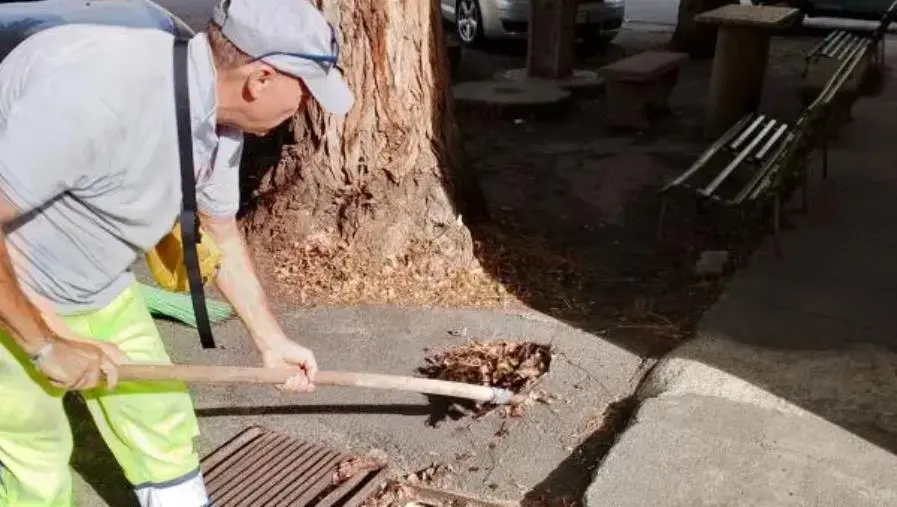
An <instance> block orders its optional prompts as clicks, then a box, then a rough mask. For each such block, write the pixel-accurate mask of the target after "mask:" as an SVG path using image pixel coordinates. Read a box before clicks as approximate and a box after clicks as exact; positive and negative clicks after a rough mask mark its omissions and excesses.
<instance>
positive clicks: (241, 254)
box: [200, 216, 318, 392]
mask: <svg viewBox="0 0 897 507" xmlns="http://www.w3.org/2000/svg"><path fill="white" fill-rule="evenodd" d="M200 221H201V222H202V226H203V231H204V233H205V234H209V235H210V236H211V238H212V240H214V241H215V243H216V244H217V245H218V248H220V249H221V253H222V262H221V268H220V271H219V272H218V277H217V285H218V288H219V289H221V292H222V293H223V294H224V297H225V298H227V300H228V301H229V302H230V303H231V305H233V307H234V309H235V310H236V312H237V314H238V315H239V316H240V318H241V320H242V321H243V323H244V325H245V326H246V329H247V330H248V331H249V334H250V335H251V336H252V339H253V341H254V342H255V344H256V346H257V347H258V349H259V351H260V352H261V353H262V359H263V361H264V363H265V365H266V366H268V367H297V368H299V369H300V370H301V371H297V374H296V376H294V377H293V378H291V379H290V380H288V381H287V382H286V384H284V385H283V386H281V387H282V388H284V389H286V390H288V391H293V392H307V391H311V390H313V389H314V386H313V384H311V382H313V381H314V376H315V374H316V373H317V370H318V365H317V362H316V360H315V356H314V354H313V353H312V352H311V351H310V350H309V349H307V348H305V347H303V346H301V345H299V344H298V343H296V342H294V341H293V340H291V339H289V338H288V337H287V336H286V335H285V334H284V332H283V329H282V328H281V326H280V324H279V323H278V322H277V319H276V318H275V317H274V314H273V313H271V309H270V307H269V305H268V300H267V297H266V296H265V291H264V289H263V288H262V285H261V283H260V282H259V279H258V275H257V274H256V271H255V268H254V267H253V265H252V260H251V259H250V256H249V250H248V249H247V247H246V242H245V240H244V239H243V235H242V234H241V233H240V229H239V227H238V226H237V222H236V220H235V219H233V218H230V219H216V218H214V217H209V216H201V218H200Z"/></svg>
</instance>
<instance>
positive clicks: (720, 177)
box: [701, 120, 778, 196]
mask: <svg viewBox="0 0 897 507" xmlns="http://www.w3.org/2000/svg"><path fill="white" fill-rule="evenodd" d="M776 123H778V122H777V121H776V120H771V121H769V122H767V123H766V124H765V125H764V127H763V130H761V131H760V133H759V134H758V135H757V136H756V137H754V138H753V140H751V142H750V144H748V145H747V147H745V148H744V149H743V150H742V151H741V152H739V153H738V155H737V156H736V157H735V158H734V159H733V160H732V161H731V162H729V165H727V166H726V168H725V169H723V170H722V171H720V173H719V174H717V175H716V178H714V179H713V181H711V182H710V184H709V185H707V186H706V187H704V189H703V190H701V193H702V194H703V195H704V196H709V195H711V194H713V193H714V192H715V191H716V189H717V188H719V186H720V185H722V183H723V182H724V181H725V180H726V178H728V177H729V176H730V175H731V174H732V172H734V171H735V168H736V167H738V166H739V165H740V164H741V163H742V162H744V160H745V159H746V158H748V156H750V154H751V153H752V152H753V151H754V149H756V148H757V146H758V145H759V144H760V143H761V142H763V140H764V139H765V138H766V136H767V135H768V134H769V132H770V131H771V130H772V129H773V128H774V127H775V125H776Z"/></svg>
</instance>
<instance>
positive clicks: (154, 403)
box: [0, 285, 209, 507]
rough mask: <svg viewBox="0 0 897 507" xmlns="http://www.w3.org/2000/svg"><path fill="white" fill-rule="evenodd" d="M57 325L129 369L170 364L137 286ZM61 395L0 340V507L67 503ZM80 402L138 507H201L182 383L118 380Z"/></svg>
mask: <svg viewBox="0 0 897 507" xmlns="http://www.w3.org/2000/svg"><path fill="white" fill-rule="evenodd" d="M64 321H65V323H66V324H67V325H68V326H69V328H70V329H71V330H72V331H73V332H75V333H77V334H79V335H80V336H84V337H90V338H94V339H97V340H103V341H107V342H111V343H114V344H115V345H117V346H118V347H119V348H120V349H121V351H122V352H123V353H124V354H125V355H126V356H127V357H128V359H129V360H131V361H134V362H153V363H162V364H165V363H169V362H170V360H169V358H168V354H167V353H166V352H165V348H164V346H163V344H162V340H161V339H160V336H159V331H158V330H157V329H156V325H155V323H154V322H153V320H152V317H151V316H150V314H149V310H148V309H147V307H146V303H145V302H144V300H143V298H142V297H141V295H140V292H139V290H138V288H137V286H136V285H134V286H132V287H130V288H129V289H127V290H125V291H124V292H123V293H122V294H120V295H119V296H118V297H117V298H116V299H115V300H114V301H113V302H112V303H110V304H109V305H108V306H107V307H105V308H103V309H101V310H98V311H94V312H90V313H84V314H78V315H70V316H65V317H64ZM63 394H64V392H63V391H61V390H59V389H56V388H54V387H52V386H51V385H49V384H48V383H47V381H46V377H44V376H43V375H41V374H40V373H39V372H37V371H35V369H34V367H33V366H32V365H31V363H30V361H29V360H28V358H27V356H26V355H24V354H23V352H22V351H21V349H19V348H18V347H17V346H16V345H15V344H13V343H12V342H11V340H10V339H9V337H8V336H6V335H4V334H2V333H0V507H70V506H73V505H74V500H73V492H72V471H71V468H70V466H69V464H70V459H71V454H72V445H73V442H72V432H71V427H70V426H69V421H68V418H67V417H66V414H65V412H64V410H63V405H62V397H63ZM82 396H83V398H84V400H85V402H86V403H87V407H88V409H89V411H90V414H91V416H92V417H93V420H94V422H95V423H96V425H97V427H98V428H99V431H100V434H101V435H102V437H103V439H104V440H105V441H106V444H107V445H108V446H109V449H110V450H111V451H112V454H113V455H114V456H115V458H116V460H117V461H118V463H119V465H121V467H122V469H123V470H124V473H125V477H127V479H128V481H130V483H131V484H132V485H133V487H134V492H135V494H136V496H137V499H138V501H139V503H140V504H141V505H142V506H143V507H201V506H205V505H208V503H209V500H208V497H207V494H206V490H205V486H204V484H203V479H202V474H201V473H200V471H199V457H198V455H197V453H196V451H195V450H194V445H193V440H194V438H195V437H196V436H197V435H198V434H199V427H198V424H197V421H196V416H195V414H194V410H193V402H192V399H191V397H190V394H189V392H188V391H187V388H186V386H185V385H184V384H183V383H180V382H149V383H147V382H121V383H119V386H117V387H116V388H115V390H114V391H108V390H105V389H104V388H97V389H94V390H91V391H83V392H82Z"/></svg>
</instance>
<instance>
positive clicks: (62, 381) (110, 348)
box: [35, 336, 126, 390]
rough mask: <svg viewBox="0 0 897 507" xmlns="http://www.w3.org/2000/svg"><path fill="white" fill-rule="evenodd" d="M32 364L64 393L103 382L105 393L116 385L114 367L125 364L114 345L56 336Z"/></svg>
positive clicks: (122, 355) (116, 378)
mask: <svg viewBox="0 0 897 507" xmlns="http://www.w3.org/2000/svg"><path fill="white" fill-rule="evenodd" d="M47 343H48V346H46V347H45V348H43V349H42V351H43V353H41V354H40V355H39V357H38V358H37V359H36V361H35V366H36V367H37V369H38V370H39V371H40V372H41V373H43V374H44V375H46V376H47V378H49V379H50V383H51V384H52V385H54V386H56V387H58V388H61V389H66V390H82V389H90V388H93V387H97V386H99V385H100V383H101V381H103V380H104V381H105V384H106V386H107V387H108V388H109V389H114V388H115V386H116V385H117V384H118V369H117V367H118V365H119V364H122V363H124V362H126V359H125V356H124V354H122V353H121V351H120V350H118V348H117V347H115V346H114V345H111V344H108V343H103V342H99V341H94V340H87V339H83V338H79V337H75V336H65V337H63V336H56V337H54V338H52V339H51V340H50V341H49V342H47Z"/></svg>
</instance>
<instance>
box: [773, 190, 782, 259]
mask: <svg viewBox="0 0 897 507" xmlns="http://www.w3.org/2000/svg"><path fill="white" fill-rule="evenodd" d="M772 198H773V210H772V230H773V243H774V244H775V253H776V257H780V256H781V255H782V238H781V225H782V199H781V197H780V196H779V194H778V192H775V193H774V194H773V197H772Z"/></svg>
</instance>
